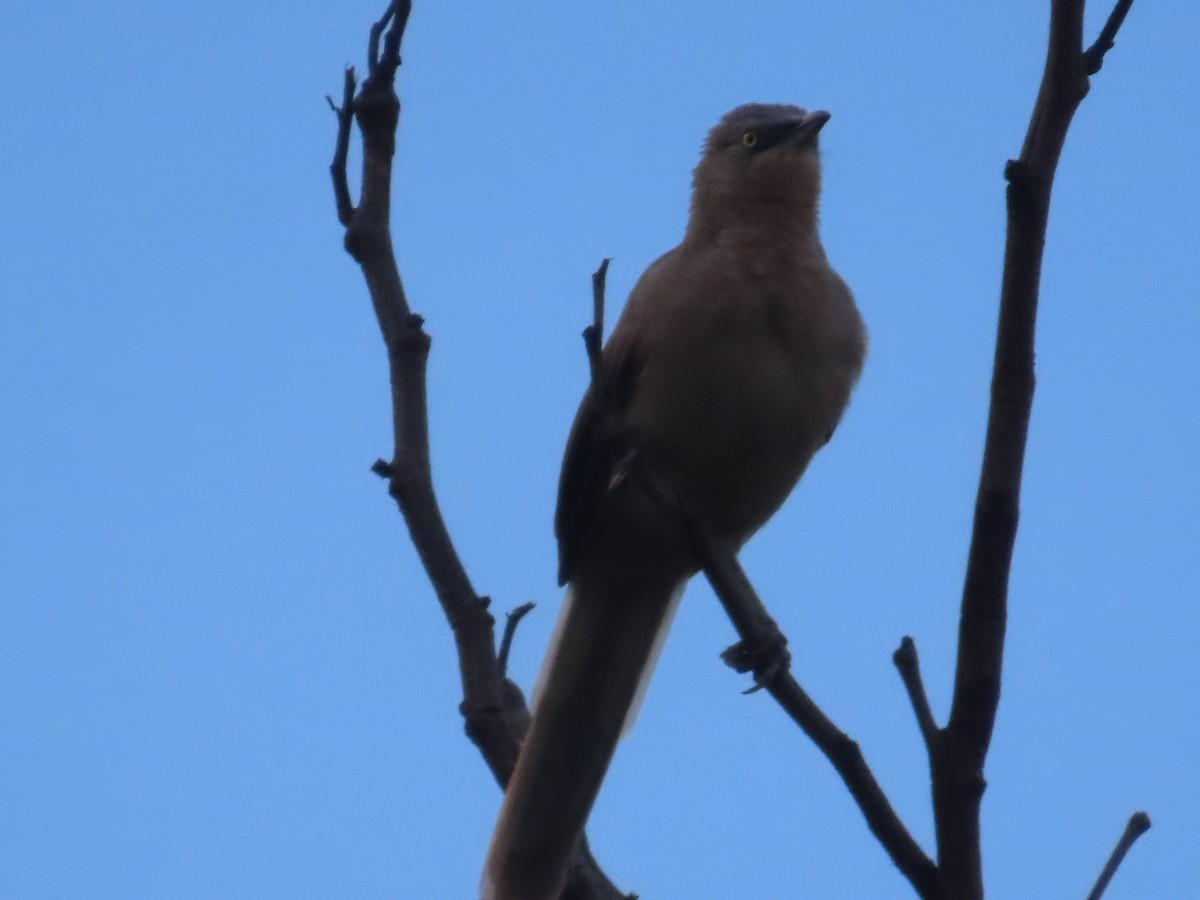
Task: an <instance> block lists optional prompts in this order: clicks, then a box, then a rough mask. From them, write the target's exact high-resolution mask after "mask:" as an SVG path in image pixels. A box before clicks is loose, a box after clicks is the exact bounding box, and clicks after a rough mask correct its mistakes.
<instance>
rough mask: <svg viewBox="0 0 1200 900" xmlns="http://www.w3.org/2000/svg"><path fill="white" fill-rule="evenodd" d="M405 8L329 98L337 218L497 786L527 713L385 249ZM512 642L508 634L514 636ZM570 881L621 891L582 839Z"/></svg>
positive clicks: (377, 29) (413, 320) (416, 326)
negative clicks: (443, 453)
mask: <svg viewBox="0 0 1200 900" xmlns="http://www.w3.org/2000/svg"><path fill="white" fill-rule="evenodd" d="M411 10H412V4H411V2H410V0H393V2H392V3H391V4H390V5H389V6H388V8H387V10H386V12H385V13H384V15H383V16H382V17H381V18H380V20H379V21H378V22H376V23H374V24H373V25H372V26H371V35H370V40H369V42H368V48H367V58H368V73H369V74H368V76H367V78H366V80H365V81H364V82H363V83H362V87H361V89H360V90H359V91H358V94H357V96H356V95H355V94H354V90H355V84H354V81H355V77H354V70H353V69H347V70H346V77H345V83H344V90H343V100H342V105H341V106H340V107H339V106H337V105H336V104H334V103H333V102H332V100H331V101H330V105H331V106H332V107H333V108H334V111H335V112H336V113H337V117H338V133H337V142H336V145H335V150H334V158H333V163H332V164H331V166H330V174H331V177H332V179H333V187H334V197H335V200H336V202H337V212H338V221H340V222H341V223H342V224H343V225H345V226H346V234H345V246H346V251H347V252H348V253H349V254H350V255H351V256H352V257H354V259H355V261H356V262H357V263H358V264H359V266H360V267H361V268H362V272H363V276H364V278H365V279H366V282H367V288H368V291H369V293H370V295H371V302H372V304H373V306H374V308H375V315H376V318H377V319H378V320H379V328H380V331H381V333H382V335H383V341H384V344H385V346H386V348H387V355H388V365H389V370H390V376H391V378H390V380H391V389H392V423H393V425H392V427H393V456H392V459H391V460H390V461H384V460H379V461H377V462H376V463H375V464H374V465H373V466H372V471H374V472H376V473H377V474H379V475H381V476H382V477H385V478H387V479H388V483H389V492H390V493H391V495H392V497H393V498H394V499H395V500H396V503H397V504H398V506H399V508H400V512H401V514H402V515H403V517H404V521H405V524H406V525H407V526H408V531H409V535H410V537H411V538H412V542H413V546H414V547H415V548H416V550H417V554H418V556H419V557H420V559H421V564H422V565H423V566H424V567H425V571H426V573H427V574H428V576H429V580H430V582H431V583H432V585H433V588H434V592H435V593H436V594H437V598H438V602H439V603H440V604H441V606H442V611H443V613H444V614H445V616H446V619H447V621H448V622H449V623H450V627H451V630H452V631H453V633H454V640H455V646H456V649H457V651H458V661H459V675H460V678H461V680H462V686H463V703H462V707H461V708H462V714H463V718H464V720H465V726H466V732H467V735H468V736H469V737H470V739H471V740H472V742H474V744H475V746H476V747H478V748H479V751H480V753H481V754H482V755H483V758H484V760H485V761H486V762H487V765H488V767H489V768H490V769H491V771H492V774H493V775H494V776H495V778H496V780H497V781H498V782H499V783H500V784H501V785H503V784H505V783H507V781H508V779H509V777H510V776H511V775H512V771H513V766H514V765H515V763H516V759H517V752H518V750H519V748H520V739H521V736H522V735H523V734H524V732H525V729H526V728H527V726H528V720H529V714H528V710H527V709H526V707H525V703H524V700H523V698H522V696H521V692H520V690H519V689H518V688H517V687H516V685H514V684H512V683H511V682H509V681H508V680H507V679H506V678H504V675H503V666H502V660H501V659H500V657H499V656H498V654H497V651H496V645H495V630H494V626H495V622H494V620H493V618H492V616H491V614H490V613H489V612H488V602H489V601H488V599H487V598H486V597H480V596H479V595H477V594H476V593H475V590H474V588H473V587H472V586H471V582H470V580H469V578H468V577H467V573H466V570H465V569H464V568H463V565H462V562H461V560H460V559H459V556H458V552H457V551H456V550H455V548H454V544H453V542H452V541H451V539H450V534H449V532H448V530H447V528H446V524H445V521H444V520H443V518H442V513H441V509H440V507H439V506H438V502H437V496H436V494H435V492H434V488H433V478H432V474H431V470H430V461H429V414H428V407H427V399H426V396H427V395H426V381H425V378H426V365H427V362H428V358H429V347H430V338H429V335H428V334H427V333H426V332H425V330H424V327H423V325H424V322H423V320H422V319H421V317H420V316H418V315H416V314H414V313H413V312H412V311H411V309H410V307H409V305H408V299H407V297H406V296H405V293H404V286H403V284H402V282H401V280H400V272H399V269H398V267H397V265H396V257H395V253H394V252H393V250H392V238H391V222H390V218H391V190H392V158H393V155H394V153H395V148H396V127H397V125H398V123H399V117H400V101H399V98H398V97H397V96H396V91H395V75H396V70H397V68H398V67H399V66H400V43H401V40H402V38H403V36H404V29H405V26H406V25H407V23H408V16H409V13H410V12H411ZM351 119H356V120H357V121H358V126H359V130H360V132H361V134H362V140H363V161H362V166H363V170H362V171H363V176H362V192H361V196H360V198H359V204H358V206H357V207H355V206H354V205H353V202H352V200H351V198H350V191H349V187H348V181H347V177H346V165H347V156H348V150H349V141H350V121H351ZM509 621H510V627H515V620H514V619H510V620H509ZM508 639H509V641H511V635H509V638H508ZM506 647H507V645H506V646H505V649H506ZM481 862H482V858H481ZM568 888H569V890H570V891H572V892H573V893H572V896H573V897H577V898H580V900H583V898H588V900H594V898H602V900H613V898H621V897H624V896H625V895H624V894H622V893H621V892H620V891H618V890H617V888H616V887H615V886H614V885H613V884H612V882H610V881H609V880H608V878H607V877H606V876H605V875H604V873H603V872H602V871H601V870H600V868H599V866H597V865H596V863H595V860H594V859H592V856H591V854H590V852H589V851H588V848H587V844H586V841H584V840H581V841H580V843H579V845H578V847H577V848H576V851H575V855H574V857H573V859H572V865H571V871H570V880H569V885H568Z"/></svg>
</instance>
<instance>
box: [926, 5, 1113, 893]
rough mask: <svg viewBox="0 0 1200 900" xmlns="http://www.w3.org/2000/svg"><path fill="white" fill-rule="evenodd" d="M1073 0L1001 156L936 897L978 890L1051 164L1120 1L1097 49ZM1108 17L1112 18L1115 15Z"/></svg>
mask: <svg viewBox="0 0 1200 900" xmlns="http://www.w3.org/2000/svg"><path fill="white" fill-rule="evenodd" d="M1083 7H1084V0H1053V3H1052V6H1051V13H1050V36H1049V42H1048V47H1047V53H1046V67H1045V71H1044V73H1043V76H1042V83H1041V87H1040V89H1039V91H1038V97H1037V102H1036V104H1035V106H1034V111H1033V115H1032V117H1031V120H1030V124H1029V130H1028V132H1027V133H1026V136H1025V144H1024V147H1023V148H1022V150H1021V156H1020V158H1019V159H1017V160H1015V161H1010V162H1009V164H1008V166H1007V168H1006V170H1005V176H1006V177H1007V179H1008V182H1009V186H1008V240H1007V244H1006V248H1005V256H1004V275H1003V281H1002V286H1001V292H1000V322H999V328H998V331H997V336H996V351H995V361H994V367H993V374H992V402H991V407H990V410H989V412H988V425H987V440H986V444H985V448H984V456H983V467H982V471H981V473H980V478H979V492H978V495H977V498H976V501H975V521H974V526H973V530H972V535H971V548H970V552H969V555H968V560H967V573H966V580H965V584H964V587H963V598H962V614H961V618H960V622H959V645H958V663H957V668H956V673H955V679H954V694H953V701H952V704H951V709H950V716H949V719H948V721H947V724H946V727H945V729H944V731H943V732H942V735H941V738H942V739H941V740H940V741H939V742H938V743H937V745H936V746H937V753H935V754H934V757H933V793H934V819H935V823H936V830H937V839H938V869H939V872H940V875H941V879H942V885H943V888H944V889H945V893H946V895H947V896H950V897H955V898H964V900H972V898H982V897H983V863H982V859H981V854H980V830H979V809H980V801H981V800H982V797H983V792H984V789H985V786H986V783H985V781H984V777H983V765H984V759H985V758H986V756H987V751H988V746H989V744H990V742H991V736H992V729H993V727H994V725H995V721H996V709H997V706H998V704H999V700H1000V678H1001V670H1002V665H1003V657H1004V633H1005V626H1006V620H1007V603H1008V578H1009V571H1010V568H1011V563H1012V550H1013V544H1014V541H1015V539H1016V533H1017V521H1018V516H1019V513H1018V509H1019V499H1020V493H1021V474H1022V468H1023V465H1024V459H1025V445H1026V439H1027V437H1028V432H1029V416H1030V411H1031V409H1032V405H1033V391H1034V329H1035V323H1036V319H1037V303H1038V289H1039V284H1040V281H1041V271H1042V255H1043V251H1044V248H1045V242H1046V222H1047V218H1048V215H1049V211H1050V191H1051V187H1052V185H1053V183H1054V173H1055V169H1056V168H1057V165H1058V159H1059V156H1060V154H1061V153H1062V148H1063V144H1064V142H1065V140H1066V136H1067V129H1068V127H1069V126H1070V124H1071V119H1072V117H1073V116H1074V114H1075V110H1076V109H1077V108H1078V107H1079V104H1080V102H1081V101H1082V100H1083V98H1084V97H1085V96H1086V95H1087V92H1088V87H1089V84H1088V74H1089V71H1095V70H1096V69H1098V68H1099V62H1100V61H1101V60H1102V58H1103V52H1104V50H1106V49H1107V47H1108V46H1112V43H1113V40H1114V39H1115V37H1116V31H1117V27H1118V26H1119V25H1120V20H1121V19H1123V18H1124V14H1125V11H1126V10H1127V8H1128V3H1127V2H1126V0H1121V2H1120V4H1119V6H1118V9H1117V11H1116V12H1114V15H1113V17H1111V18H1110V20H1109V24H1108V25H1106V26H1105V30H1104V32H1103V33H1102V40H1103V41H1104V42H1105V43H1106V45H1107V46H1100V47H1099V49H1097V50H1096V57H1095V58H1094V59H1089V58H1088V57H1087V56H1085V54H1084V51H1083ZM1118 14H1119V15H1118Z"/></svg>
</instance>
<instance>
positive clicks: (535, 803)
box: [481, 580, 683, 900]
mask: <svg viewBox="0 0 1200 900" xmlns="http://www.w3.org/2000/svg"><path fill="white" fill-rule="evenodd" d="M682 594H683V582H680V583H679V584H677V585H669V584H668V585H660V586H658V587H656V588H650V587H639V588H632V589H630V588H626V587H616V586H614V585H612V584H600V583H589V582H587V581H582V580H581V581H580V582H577V583H574V584H572V585H571V587H570V589H569V590H568V592H567V597H566V600H565V601H564V609H563V612H562V614H561V616H560V618H559V621H558V625H557V626H556V629H555V635H554V638H553V639H552V641H551V645H550V650H549V652H548V653H547V656H546V661H545V662H544V663H543V664H542V671H541V673H540V674H539V675H538V684H537V686H536V687H535V689H534V694H535V698H534V701H533V704H532V705H533V722H532V724H531V725H530V727H529V733H528V734H527V735H526V736H525V741H524V743H523V744H522V746H521V753H520V756H519V757H518V759H517V766H516V770H515V771H514V772H513V776H512V778H511V780H510V781H509V784H508V789H507V790H506V791H505V794H504V804H503V806H502V807H501V810H500V818H499V820H498V821H497V823H496V830H495V832H494V833H493V835H492V843H491V847H490V848H489V849H488V856H487V862H486V863H485V865H484V872H483V884H482V887H481V896H482V897H483V900H557V898H558V895H559V893H560V892H561V890H562V887H563V880H564V878H565V874H566V867H567V863H568V860H569V858H570V855H571V851H572V849H573V848H574V846H575V842H576V841H577V840H578V839H579V835H580V834H581V833H582V832H583V826H584V823H585V822H586V821H587V817H588V813H589V812H590V811H591V808H592V803H593V802H594V801H595V799H596V795H597V794H598V793H599V791H600V783H601V782H602V781H603V779H604V773H605V771H606V770H607V769H608V764H609V761H610V760H611V759H612V755H613V751H614V750H615V748H616V745H617V741H618V740H619V738H620V737H621V735H622V733H623V731H624V730H625V729H626V727H627V722H631V721H632V717H633V714H634V713H635V712H636V706H637V705H638V704H639V703H640V701H641V697H642V695H643V694H644V692H645V684H646V682H647V681H648V679H649V676H650V674H651V670H652V669H653V667H654V663H655V661H656V660H657V657H658V653H659V651H661V649H662V645H663V640H664V639H665V635H666V631H667V628H668V626H669V625H670V624H671V619H672V618H673V617H674V612H675V609H676V607H677V606H678V603H679V599H680V597H681V596H682Z"/></svg>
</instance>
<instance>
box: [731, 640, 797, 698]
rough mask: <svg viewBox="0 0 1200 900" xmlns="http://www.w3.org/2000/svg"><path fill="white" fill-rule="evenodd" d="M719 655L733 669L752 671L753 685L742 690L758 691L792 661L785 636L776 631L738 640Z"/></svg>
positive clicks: (783, 670) (748, 691)
mask: <svg viewBox="0 0 1200 900" xmlns="http://www.w3.org/2000/svg"><path fill="white" fill-rule="evenodd" d="M721 659H722V660H723V661H724V662H725V664H726V665H727V666H729V667H730V668H732V669H734V670H735V671H737V672H742V673H746V672H750V673H752V674H753V675H754V685H753V686H752V687H750V688H747V689H746V690H745V691H743V693H745V694H753V693H755V692H757V691H761V690H762V689H763V688H764V687H767V686H768V685H769V684H770V683H771V682H772V681H774V680H775V679H776V678H777V677H778V676H779V675H781V674H782V673H784V672H787V671H788V670H789V669H790V668H791V665H792V654H791V653H790V652H788V648H787V638H785V637H784V636H783V634H782V633H780V632H779V631H775V632H774V633H773V634H770V635H767V636H764V637H762V638H760V639H758V640H755V641H750V640H742V641H738V642H737V643H736V644H734V645H733V646H731V647H729V648H727V649H726V650H725V651H724V652H723V653H722V654H721Z"/></svg>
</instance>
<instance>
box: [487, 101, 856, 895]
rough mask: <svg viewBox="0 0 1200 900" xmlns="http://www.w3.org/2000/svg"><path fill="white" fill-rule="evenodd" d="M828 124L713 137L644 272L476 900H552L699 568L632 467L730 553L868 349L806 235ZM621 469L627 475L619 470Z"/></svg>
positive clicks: (587, 428)
mask: <svg viewBox="0 0 1200 900" xmlns="http://www.w3.org/2000/svg"><path fill="white" fill-rule="evenodd" d="M828 120H829V113H827V112H823V111H815V112H806V111H805V110H803V109H800V108H798V107H796V106H788V105H767V104H749V105H746V106H741V107H738V108H737V109H735V110H733V111H732V112H730V113H729V114H728V115H726V116H725V117H724V118H723V119H721V121H720V122H719V123H718V124H717V125H716V127H715V128H713V129H712V131H711V132H710V133H709V136H708V140H707V142H706V144H705V148H704V153H703V156H702V158H701V160H700V162H699V164H698V165H697V166H696V169H695V173H694V180H693V192H692V204H691V214H690V217H689V220H688V225H687V231H686V233H685V234H684V237H683V241H682V242H681V243H680V244H679V246H678V247H676V248H675V249H673V250H671V251H669V252H667V253H666V254H664V255H663V256H662V257H660V258H659V259H658V260H657V261H655V262H654V263H653V264H651V266H650V267H649V268H648V269H647V270H646V271H645V273H644V274H643V275H642V277H641V279H640V280H639V281H638V283H637V285H636V286H635V287H634V289H633V292H632V293H631V294H630V295H629V301H628V303H627V304H626V307H625V310H624V312H623V313H622V315H621V317H620V319H619V321H618V322H617V325H616V327H615V328H614V329H613V333H612V337H611V338H610V340H609V341H608V343H607V345H606V346H605V347H604V350H603V354H602V357H601V364H600V367H599V372H598V374H597V377H596V378H595V379H594V383H593V385H592V388H591V389H590V390H589V391H588V393H587V394H585V395H584V398H583V401H582V403H581V404H580V407H579V412H578V414H577V415H576V418H575V424H574V426H573V427H572V430H571V435H570V438H569V440H568V442H567V450H566V455H565V458H564V461H563V468H562V476H561V481H560V484H559V497H558V511H557V514H556V517H555V530H556V532H557V535H558V541H559V560H560V571H559V578H560V581H561V582H563V583H566V584H567V585H568V590H567V596H566V600H565V602H564V608H563V611H562V613H561V615H560V617H559V621H558V625H557V627H556V631H555V636H554V638H553V640H552V643H551V646H550V650H549V652H548V653H547V656H546V660H545V662H544V663H543V665H542V672H541V674H540V675H539V677H538V681H539V687H538V688H537V689H536V690H535V697H534V699H533V703H532V705H533V721H532V724H531V726H530V729H529V733H528V734H527V735H526V737H525V740H524V743H523V745H522V748H521V753H520V756H519V758H518V760H517V765H516V770H515V771H514V773H513V776H512V779H511V780H510V782H509V784H508V788H507V791H506V793H505V797H504V805H503V807H502V809H501V812H500V818H499V821H498V823H497V825H496V830H495V833H494V834H493V836H492V843H491V847H490V849H489V852H488V857H487V862H486V865H485V869H484V875H483V884H482V896H483V897H484V898H486V900H557V898H558V897H559V895H560V893H561V891H562V888H563V886H564V883H565V878H566V867H567V863H568V859H569V857H570V854H571V851H572V848H573V846H574V845H575V843H576V841H577V840H578V839H579V836H580V835H581V833H582V831H583V827H584V823H585V822H586V820H587V817H588V813H589V812H590V811H591V808H592V803H593V802H594V801H595V799H596V795H597V793H598V792H599V790H600V783H601V781H602V780H603V778H604V774H605V771H606V770H607V769H608V765H609V761H610V760H611V759H612V755H613V751H614V749H615V747H616V744H617V740H618V738H619V737H620V735H621V732H622V729H623V727H624V725H625V723H626V722H627V721H628V720H629V719H630V717H631V715H632V714H633V712H632V711H633V710H634V709H635V708H636V706H637V703H638V701H639V700H640V696H641V692H642V690H643V689H644V686H645V681H646V679H647V678H648V676H649V674H650V669H652V667H653V665H654V662H655V658H656V656H657V653H658V650H659V649H660V648H661V646H662V642H663V640H664V637H665V632H666V630H667V628H668V627H669V625H670V622H671V619H672V616H673V614H674V611H675V608H676V606H677V604H678V602H679V598H680V597H681V596H682V593H683V587H684V585H685V583H686V582H687V580H688V578H690V577H691V576H692V575H693V574H694V573H695V572H696V571H697V569H698V568H699V564H698V562H697V560H696V559H695V557H694V554H693V553H691V552H690V551H689V546H688V544H687V542H686V541H685V539H684V537H683V535H682V533H681V529H680V528H679V524H678V519H677V517H675V516H673V515H672V513H671V511H670V510H669V509H667V508H666V507H665V505H664V504H663V503H662V502H661V500H656V499H655V498H654V497H653V496H652V495H651V493H650V492H647V491H645V490H641V489H639V486H638V484H637V481H636V479H634V478H626V477H625V476H626V475H627V474H628V472H627V470H628V468H629V467H630V465H632V466H634V467H637V466H645V467H646V469H647V470H648V471H651V472H653V473H654V475H655V476H661V479H662V482H663V483H665V484H667V485H670V486H671V488H672V489H673V490H675V491H677V496H679V497H680V498H683V499H685V500H686V502H687V504H688V507H689V508H690V509H692V510H694V511H695V513H696V514H697V515H698V516H699V517H700V519H701V520H702V521H703V522H704V523H705V525H706V526H707V528H708V530H709V532H710V533H711V535H712V537H713V541H714V543H715V544H716V546H717V547H718V549H720V550H722V551H726V552H731V553H736V552H737V551H738V550H739V549H740V548H741V546H742V544H743V543H745V541H746V540H747V539H748V538H749V537H750V536H751V535H752V534H754V532H755V531H757V530H758V529H759V528H760V527H761V526H762V525H763V523H765V522H766V521H767V519H768V518H770V516H771V515H772V514H773V513H774V512H775V510H777V509H778V508H779V506H780V505H781V504H782V503H783V501H784V500H785V499H786V498H787V496H788V494H789V493H790V492H791V490H792V488H793V487H794V486H795V484H796V482H797V481H798V480H799V478H800V476H801V475H802V474H803V472H804V470H805V468H806V467H807V465H808V463H809V460H810V459H812V456H813V454H814V453H816V452H817V450H819V449H820V448H821V447H822V446H823V445H824V444H825V443H826V442H827V441H828V440H829V439H830V437H831V436H832V435H833V431H834V429H835V428H836V427H837V424H838V421H839V419H841V416H842V412H843V410H844V409H845V408H846V404H847V403H848V401H849V399H850V393H851V390H852V389H853V387H854V384H855V382H856V381H857V380H858V375H859V372H860V370H861V368H862V363H863V358H864V356H865V353H866V331H865V329H864V326H863V322H862V318H861V317H860V316H859V313H858V309H857V308H856V307H855V305H854V299H853V297H852V296H851V294H850V291H849V289H848V288H847V287H846V284H845V282H843V281H842V279H841V278H840V277H839V276H838V274H837V273H836V272H835V271H834V270H833V269H832V268H831V267H830V265H829V262H828V261H827V260H826V258H825V251H824V250H823V248H822V246H821V241H820V238H819V236H818V233H817V211H818V200H819V197H820V190H821V170H820V161H819V157H818V151H817V137H818V134H819V133H820V131H821V129H822V127H824V125H825V123H826V122H827V121H828ZM631 457H633V458H634V462H633V463H632V464H631V463H630V462H629V460H630V458H631Z"/></svg>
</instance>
